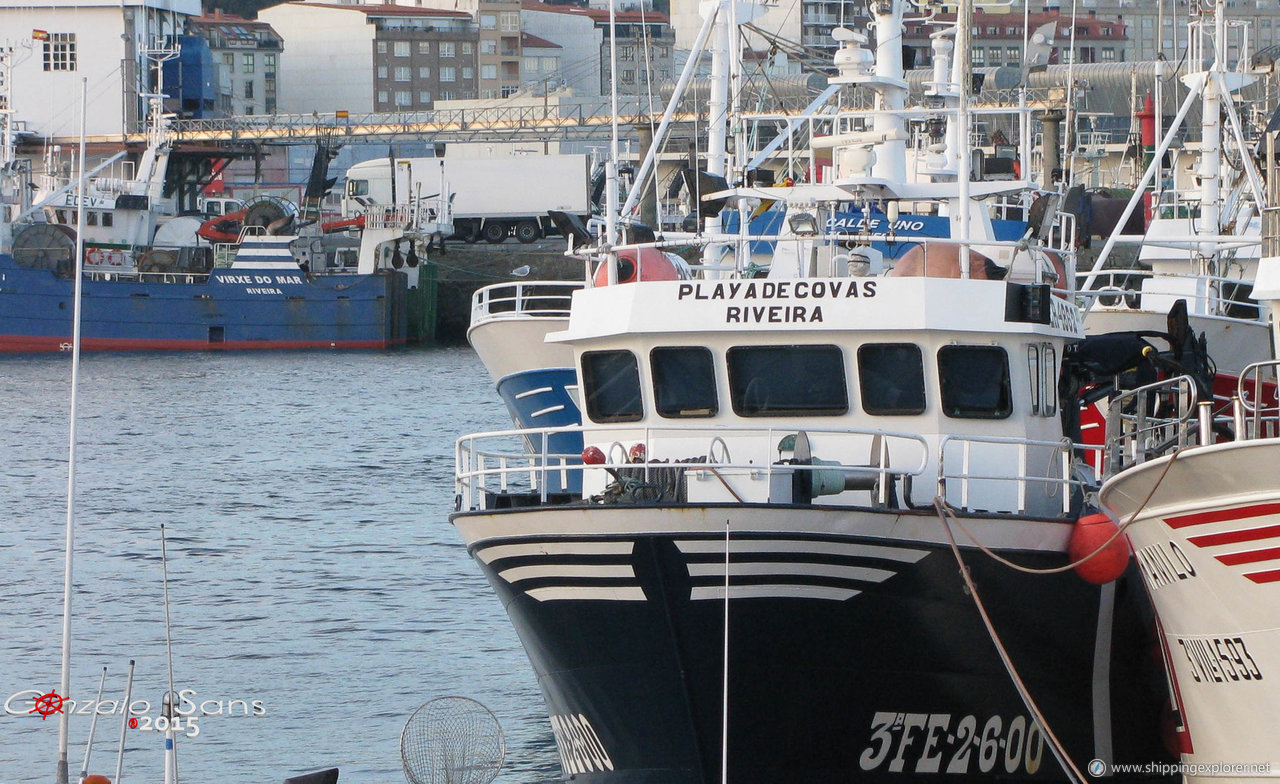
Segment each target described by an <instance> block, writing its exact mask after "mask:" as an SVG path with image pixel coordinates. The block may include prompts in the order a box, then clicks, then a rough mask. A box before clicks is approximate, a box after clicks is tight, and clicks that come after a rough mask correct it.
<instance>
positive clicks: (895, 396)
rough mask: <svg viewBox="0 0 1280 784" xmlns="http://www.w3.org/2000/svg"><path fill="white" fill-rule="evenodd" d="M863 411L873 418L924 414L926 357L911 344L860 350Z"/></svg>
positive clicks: (859, 362)
mask: <svg viewBox="0 0 1280 784" xmlns="http://www.w3.org/2000/svg"><path fill="white" fill-rule="evenodd" d="M858 388H859V390H860V391H861V392H862V408H863V410H864V411H866V412H867V413H868V414H872V415H874V416H893V415H895V414H923V413H924V357H923V356H922V355H921V353H920V347H919V346H917V345H914V344H912V343H868V344H865V345H862V346H859V347H858Z"/></svg>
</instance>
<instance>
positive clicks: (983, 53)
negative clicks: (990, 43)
mask: <svg viewBox="0 0 1280 784" xmlns="http://www.w3.org/2000/svg"><path fill="white" fill-rule="evenodd" d="M973 64H974V65H986V64H987V50H986V49H983V48H982V47H981V46H975V47H973Z"/></svg>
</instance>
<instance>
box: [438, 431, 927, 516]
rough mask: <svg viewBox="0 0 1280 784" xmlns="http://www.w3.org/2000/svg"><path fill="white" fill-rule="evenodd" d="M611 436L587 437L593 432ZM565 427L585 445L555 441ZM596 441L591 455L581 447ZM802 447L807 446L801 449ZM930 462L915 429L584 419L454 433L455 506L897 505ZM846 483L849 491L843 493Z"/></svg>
mask: <svg viewBox="0 0 1280 784" xmlns="http://www.w3.org/2000/svg"><path fill="white" fill-rule="evenodd" d="M609 436H614V440H613V441H609V442H603V441H602V442H600V444H599V445H592V444H591V441H592V440H593V439H598V438H601V437H609ZM569 437H574V438H575V439H576V438H579V437H580V438H581V440H580V441H579V440H575V441H574V442H573V443H574V445H575V447H576V446H577V444H580V443H584V442H585V443H587V444H588V447H587V450H586V451H585V452H576V451H575V452H572V453H568V452H563V451H557V448H559V447H561V446H562V445H563V444H564V443H566V441H565V439H567V438H569ZM593 449H594V450H595V451H596V454H595V457H594V458H587V459H588V462H584V457H586V456H587V455H588V454H589V453H591V452H592V451H593ZM806 455H807V456H806ZM928 465H929V446H928V442H927V441H926V439H925V438H923V437H922V436H919V435H917V434H914V433H893V432H887V431H879V430H869V429H868V430H861V429H845V428H805V429H803V430H801V429H798V428H794V427H793V428H747V427H712V426H708V427H699V428H635V429H634V430H628V431H626V432H625V433H619V432H615V431H608V432H603V431H599V430H584V429H583V428H581V427H568V428H544V429H531V430H505V431H496V432H490V433H479V434H474V435H468V436H464V437H462V438H460V439H458V442H457V451H456V466H455V489H456V492H457V496H458V508H459V509H467V510H472V509H489V508H494V505H495V504H498V505H502V504H510V501H509V500H503V499H510V498H513V497H518V498H525V499H528V501H527V502H529V503H535V502H536V503H541V504H545V503H551V502H560V503H566V502H569V501H575V500H577V501H585V500H597V501H601V502H608V499H610V497H611V496H612V497H614V498H616V497H618V496H619V494H623V493H625V494H626V496H625V497H626V498H629V499H630V500H633V501H637V502H640V501H642V500H648V501H649V502H653V501H656V500H663V499H670V500H676V501H684V500H687V501H689V502H719V503H788V504H790V503H810V502H812V501H813V500H814V499H815V498H823V501H824V503H830V504H832V505H853V504H862V505H871V506H882V507H884V506H896V505H897V504H898V503H899V501H898V498H899V496H898V489H899V488H901V490H902V497H903V500H904V501H905V502H906V503H907V504H910V503H911V497H910V491H911V486H912V479H911V478H913V477H920V476H922V475H923V474H924V472H925V471H926V469H927V468H928ZM846 493H848V494H849V495H843V494H846Z"/></svg>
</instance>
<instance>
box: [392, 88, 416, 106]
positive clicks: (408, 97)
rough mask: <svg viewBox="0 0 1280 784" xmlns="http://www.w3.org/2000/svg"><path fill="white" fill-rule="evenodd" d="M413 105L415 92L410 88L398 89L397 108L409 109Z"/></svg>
mask: <svg viewBox="0 0 1280 784" xmlns="http://www.w3.org/2000/svg"><path fill="white" fill-rule="evenodd" d="M410 106H413V93H412V92H410V91H409V90H396V108H397V109H407V108H409V107H410Z"/></svg>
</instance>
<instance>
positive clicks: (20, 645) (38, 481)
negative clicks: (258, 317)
mask: <svg viewBox="0 0 1280 784" xmlns="http://www.w3.org/2000/svg"><path fill="white" fill-rule="evenodd" d="M69 396H70V362H69V360H68V358H67V357H17V358H14V357H9V358H3V359H0V410H2V411H3V415H2V417H0V455H3V473H2V474H0V477H2V479H0V515H3V517H2V518H0V519H2V520H3V523H2V524H0V563H2V564H3V569H4V575H5V578H6V579H5V587H4V592H3V594H0V595H2V596H3V599H2V600H0V629H2V630H3V631H2V632H0V692H2V694H0V696H2V697H4V698H9V697H10V696H11V695H14V694H16V693H18V692H21V691H24V690H28V689H30V690H35V691H37V692H40V693H44V692H47V691H49V690H50V689H51V688H53V687H56V686H57V684H58V680H59V667H60V664H59V662H60V646H61V624H62V581H63V548H64V528H65V519H66V487H67V436H68V410H69ZM79 412H80V415H79V418H78V422H79V424H78V428H79V438H78V443H79V447H78V453H77V475H78V481H77V490H76V497H77V501H78V503H77V505H76V555H75V567H74V575H75V593H74V599H73V638H74V644H73V650H72V659H73V667H72V688H71V696H72V697H73V698H76V699H78V700H81V701H88V700H91V699H93V697H94V696H95V694H96V692H97V688H98V681H99V677H100V674H101V672H102V668H103V667H106V668H107V681H106V689H105V691H104V699H113V700H117V701H119V700H122V699H123V696H124V688H125V675H126V672H127V669H128V665H129V661H130V660H131V659H133V660H136V662H137V666H136V674H135V678H134V685H133V695H134V700H135V701H136V700H147V701H148V702H149V703H150V705H151V715H152V716H155V715H158V714H159V704H160V699H161V697H162V696H163V694H164V692H165V684H166V677H167V674H166V669H165V655H164V647H165V646H164V640H165V633H164V632H165V627H164V604H163V601H162V598H161V595H162V580H161V561H160V529H161V525H164V526H165V531H166V536H167V540H168V570H169V594H170V608H169V609H170V615H171V628H172V636H173V674H174V681H175V684H174V685H175V688H176V689H188V690H194V696H192V700H193V701H194V702H195V703H196V704H198V705H199V706H200V708H203V709H205V710H206V711H207V712H210V713H216V711H217V710H219V709H220V710H222V711H223V713H224V715H221V716H219V715H211V716H206V717H205V718H203V719H201V720H200V721H199V723H198V726H199V728H200V732H199V735H198V736H196V737H194V738H190V739H183V740H181V741H180V742H179V749H180V756H179V766H180V767H179V772H180V774H181V779H182V780H183V781H192V782H196V781H200V782H214V781H216V782H218V783H219V784H241V783H244V784H248V783H249V782H254V784H259V783H260V782H272V781H275V782H279V781H283V780H284V779H285V778H286V777H288V776H291V775H297V774H298V773H301V772H306V771H310V770H316V769H320V768H326V767H338V768H340V769H341V771H342V773H341V779H340V780H341V781H342V782H343V784H348V783H349V782H402V781H404V776H403V774H402V772H401V768H400V754H399V742H400V739H399V736H400V730H401V728H402V726H403V725H404V722H405V720H406V719H407V718H408V716H409V715H410V714H411V713H412V712H413V710H414V709H415V708H416V707H417V706H419V705H420V704H422V703H424V702H425V701H427V700H430V699H432V698H434V697H441V696H451V695H461V696H466V697H471V698H474V699H476V700H479V701H480V702H481V703H483V704H484V705H486V706H487V707H488V708H489V709H490V710H492V711H493V713H494V714H495V715H496V716H497V718H498V720H499V721H500V722H501V724H502V726H503V728H504V730H505V732H506V736H507V745H508V752H507V763H506V765H505V767H504V769H503V772H502V773H501V774H500V775H499V777H498V781H499V782H506V783H507V784H515V783H516V782H522V783H523V782H547V781H552V780H555V779H556V778H557V777H558V773H559V764H558V758H557V756H556V754H555V751H554V747H553V745H552V739H551V733H550V729H549V725H548V723H547V721H546V718H545V715H546V714H545V711H544V709H543V706H542V702H541V698H540V696H539V694H538V691H537V685H536V682H535V680H534V677H533V674H532V670H531V668H530V666H529V663H528V661H527V659H526V658H525V656H524V653H523V651H522V650H521V649H520V645H519V642H518V640H517V639H516V636H515V633H514V631H513V630H512V629H511V626H510V624H509V622H508V620H507V618H506V615H505V614H504V613H503V611H502V608H501V607H500V606H499V604H498V602H497V600H496V599H495V598H494V595H493V593H492V592H491V591H490V589H489V587H488V585H487V584H486V582H485V581H484V579H483V577H482V576H481V574H480V572H479V569H478V568H477V567H476V566H475V565H474V564H473V563H472V562H471V560H470V559H469V558H468V556H467V554H466V551H465V549H464V548H463V546H462V544H461V540H460V538H459V537H458V535H457V534H456V532H455V531H454V530H453V528H452V526H450V525H449V523H448V520H447V516H448V514H449V512H450V510H451V509H452V506H453V487H452V476H453V473H452V472H453V444H454V439H455V438H456V437H457V435H459V434H460V433H462V432H472V431H477V430H489V429H498V428H503V427H506V426H508V420H507V418H506V414H505V411H504V409H503V408H502V405H501V403H500V402H499V401H498V399H497V396H496V394H495V393H494V392H493V391H492V387H491V383H490V382H489V380H488V376H487V375H486V374H485V372H484V370H483V368H482V367H481V365H480V363H479V361H478V360H477V359H476V357H475V355H474V354H473V353H472V352H471V351H470V350H469V349H465V348H447V349H430V350H421V351H398V352H388V353H268V354H234V353H228V354H162V355H132V354H124V355H87V356H86V357H85V358H84V362H83V366H82V370H81V384H80V405H79ZM189 694H190V693H189ZM232 700H239V701H243V702H237V703H234V704H232V703H231V701H232ZM254 700H258V701H260V703H261V706H262V709H263V710H265V715H261V716H253V715H250V716H244V715H243V713H244V712H245V709H244V707H243V705H244V703H250V704H252V701H254ZM210 701H212V702H210ZM135 705H136V703H135ZM8 707H9V708H10V711H12V712H23V711H26V710H29V709H30V707H31V703H30V701H29V699H28V700H26V701H24V700H23V699H22V698H19V699H18V700H10V701H9V703H8ZM104 707H106V706H104ZM228 709H229V710H230V712H232V713H234V714H235V715H231V716H228V715H225V713H227V712H228ZM250 711H251V712H252V708H250ZM120 718H121V717H120V715H119V714H116V715H111V716H103V717H102V718H101V719H100V720H99V722H98V727H97V734H96V738H97V740H96V743H95V745H94V747H93V762H92V764H91V765H90V772H91V773H92V772H98V773H105V774H108V775H109V774H111V773H112V772H113V770H114V768H115V760H116V753H117V746H118V740H119V733H120ZM56 719H57V717H56V716H51V717H49V719H48V720H44V721H42V720H41V719H40V717H39V714H35V715H22V716H14V715H4V714H0V781H3V782H14V783H16V782H37V781H39V782H49V781H52V780H53V776H54V773H55V770H56V760H57V736H58V732H57V722H56ZM89 723H90V718H89V716H80V715H75V716H73V717H72V723H71V754H70V758H71V762H72V764H71V769H72V775H73V777H74V775H75V774H76V773H77V772H78V771H79V768H80V764H81V762H82V760H83V757H84V751H85V741H86V739H87V737H88V733H89ZM162 747H163V736H162V735H161V734H159V733H157V732H154V731H153V732H143V731H131V732H130V733H129V734H128V737H127V741H126V751H125V755H124V778H123V780H124V781H125V782H158V781H160V780H161V771H162V764H163V763H162Z"/></svg>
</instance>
